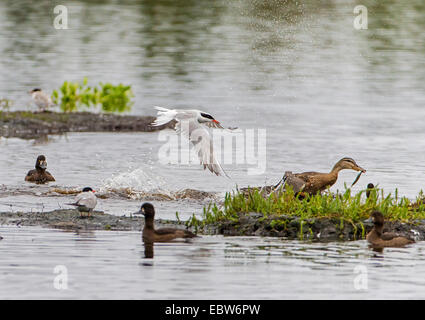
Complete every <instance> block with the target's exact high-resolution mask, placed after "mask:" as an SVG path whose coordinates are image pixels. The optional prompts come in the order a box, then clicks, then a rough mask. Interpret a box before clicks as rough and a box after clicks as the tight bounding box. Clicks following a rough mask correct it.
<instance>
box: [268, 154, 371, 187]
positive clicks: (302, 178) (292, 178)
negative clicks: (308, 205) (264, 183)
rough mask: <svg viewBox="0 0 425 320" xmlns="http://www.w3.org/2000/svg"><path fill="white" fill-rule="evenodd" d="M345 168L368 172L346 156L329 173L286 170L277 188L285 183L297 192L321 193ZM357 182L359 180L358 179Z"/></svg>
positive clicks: (333, 182) (331, 184)
mask: <svg viewBox="0 0 425 320" xmlns="http://www.w3.org/2000/svg"><path fill="white" fill-rule="evenodd" d="M344 169H351V170H354V171H361V173H365V172H366V170H365V169H363V168H362V167H360V166H359V165H358V164H357V163H356V162H355V161H354V160H353V159H352V158H348V157H345V158H342V159H341V160H339V161H338V162H337V163H336V164H335V165H334V166H333V168H332V170H331V171H330V172H329V173H322V172H313V171H309V172H303V173H292V172H290V171H286V172H285V175H284V176H283V178H282V180H281V181H280V182H279V183H278V184H277V185H276V186H275V189H277V188H279V186H280V185H281V184H282V183H283V184H284V185H290V186H292V188H293V189H294V192H295V193H298V192H305V193H309V194H311V195H312V194H316V193H317V192H320V193H321V192H322V191H324V190H326V188H328V187H331V186H333V185H334V184H335V182H336V181H337V179H338V173H339V172H340V171H341V170H344ZM355 182H357V179H356V181H355Z"/></svg>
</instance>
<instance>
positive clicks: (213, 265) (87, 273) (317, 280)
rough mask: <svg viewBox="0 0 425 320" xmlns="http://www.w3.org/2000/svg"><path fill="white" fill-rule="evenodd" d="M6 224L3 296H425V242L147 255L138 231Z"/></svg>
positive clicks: (229, 247) (238, 240) (268, 245)
mask: <svg viewBox="0 0 425 320" xmlns="http://www.w3.org/2000/svg"><path fill="white" fill-rule="evenodd" d="M0 234H3V235H5V239H3V240H2V241H1V242H0V254H1V256H2V259H1V261H0V281H1V283H2V286H1V288H0V299H5V298H7V299H10V298H18V299H21V298H29V299H35V298H43V299H54V298H72V299H100V298H104V299H105V298H106V299H168V298H169V299H211V298H220V299H232V298H233V299H234V298H236V297H237V298H238V299H324V298H330V299H333V298H335V299H341V298H345V299H381V298H382V299H393V298H395V297H397V298H399V299H413V298H414V299H423V298H425V289H424V288H425V280H424V279H423V277H421V276H419V277H418V275H421V274H423V272H425V264H424V263H423V261H424V258H425V256H424V249H425V247H424V245H423V243H420V244H416V245H414V246H411V247H408V248H403V249H386V250H385V251H384V253H382V254H375V253H374V252H372V251H370V250H369V249H368V248H367V244H366V241H354V242H346V243H326V244H323V243H321V244H319V243H305V242H298V241H286V240H281V239H276V238H258V237H228V238H226V237H221V236H219V237H211V236H210V237H202V238H198V239H195V240H193V241H192V242H190V243H184V242H178V243H170V244H156V245H155V248H154V253H155V257H154V259H145V257H144V248H143V245H142V242H141V236H140V233H139V232H108V231H97V232H94V233H82V234H75V233H68V232H62V231H51V230H46V229H41V228H34V227H31V228H30V227H23V228H17V227H0ZM17 252H19V255H18V256H17V255H16V253H17ZM58 265H60V266H65V267H66V270H67V275H68V282H67V284H68V288H67V289H66V290H58V289H55V287H54V279H55V277H57V276H58V275H59V273H54V268H55V267H56V266H58ZM359 266H360V267H359ZM356 268H362V270H364V271H363V272H365V273H363V274H367V290H363V289H356V287H355V281H356V280H355V279H356V277H358V276H359V273H358V272H356ZM62 270H63V269H62ZM60 275H63V271H61V273H60ZM356 283H357V282H356ZM362 283H364V282H362ZM357 288H359V287H357Z"/></svg>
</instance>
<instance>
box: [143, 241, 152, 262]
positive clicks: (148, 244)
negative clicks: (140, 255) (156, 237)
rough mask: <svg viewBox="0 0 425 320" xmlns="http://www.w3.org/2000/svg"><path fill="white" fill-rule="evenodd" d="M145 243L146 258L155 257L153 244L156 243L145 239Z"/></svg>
mask: <svg viewBox="0 0 425 320" xmlns="http://www.w3.org/2000/svg"><path fill="white" fill-rule="evenodd" d="M143 245H144V246H145V258H146V259H153V246H154V243H153V242H150V241H144V242H143Z"/></svg>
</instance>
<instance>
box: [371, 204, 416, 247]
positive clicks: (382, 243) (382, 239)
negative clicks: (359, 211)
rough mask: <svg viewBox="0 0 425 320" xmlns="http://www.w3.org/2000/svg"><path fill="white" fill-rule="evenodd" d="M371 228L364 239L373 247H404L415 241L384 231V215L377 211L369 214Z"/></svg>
mask: <svg viewBox="0 0 425 320" xmlns="http://www.w3.org/2000/svg"><path fill="white" fill-rule="evenodd" d="M371 218H372V222H373V228H372V230H371V231H370V232H369V233H368V234H367V236H366V239H367V241H369V243H370V244H371V245H372V247H374V248H386V247H393V248H397V247H404V246H405V245H407V244H411V243H414V242H415V241H414V240H412V239H409V238H406V237H402V236H400V235H398V234H396V233H392V232H385V233H383V232H382V231H383V229H384V216H383V215H382V213H381V212H379V211H374V212H373V213H372V215H371Z"/></svg>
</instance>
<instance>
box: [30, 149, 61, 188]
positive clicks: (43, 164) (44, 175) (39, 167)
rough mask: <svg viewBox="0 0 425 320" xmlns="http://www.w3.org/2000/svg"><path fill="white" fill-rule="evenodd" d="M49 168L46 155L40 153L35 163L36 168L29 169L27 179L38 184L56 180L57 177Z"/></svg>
mask: <svg viewBox="0 0 425 320" xmlns="http://www.w3.org/2000/svg"><path fill="white" fill-rule="evenodd" d="M46 169H47V161H46V157H45V156H43V155H40V156H38V157H37V161H36V163H35V170H34V169H33V170H30V171H28V173H27V175H26V177H25V181H28V182H34V183H36V184H44V183H47V182H51V181H55V178H53V176H52V175H51V174H50V172H49V171H46Z"/></svg>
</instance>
